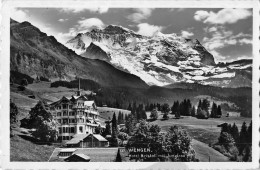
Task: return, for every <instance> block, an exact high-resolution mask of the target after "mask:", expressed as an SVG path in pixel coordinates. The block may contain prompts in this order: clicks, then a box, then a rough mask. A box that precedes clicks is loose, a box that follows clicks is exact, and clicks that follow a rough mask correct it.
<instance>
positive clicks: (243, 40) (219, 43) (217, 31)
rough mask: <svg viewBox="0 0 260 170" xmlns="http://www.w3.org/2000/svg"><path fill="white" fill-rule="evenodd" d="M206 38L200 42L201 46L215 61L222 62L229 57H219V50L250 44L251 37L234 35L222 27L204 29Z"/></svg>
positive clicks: (240, 34) (241, 34)
mask: <svg viewBox="0 0 260 170" xmlns="http://www.w3.org/2000/svg"><path fill="white" fill-rule="evenodd" d="M204 31H205V32H206V34H207V35H208V36H206V37H204V38H203V40H202V43H203V46H204V47H205V48H206V49H207V50H208V51H209V52H210V53H211V54H212V55H213V56H214V57H215V59H216V60H218V61H219V60H224V59H227V58H228V57H231V56H223V55H221V52H220V50H221V49H222V48H224V47H228V46H236V47H238V45H244V44H251V43H252V35H250V34H244V33H239V34H236V35H234V33H233V32H232V31H230V30H227V29H226V28H225V27H224V26H215V27H210V28H208V27H206V28H205V29H204Z"/></svg>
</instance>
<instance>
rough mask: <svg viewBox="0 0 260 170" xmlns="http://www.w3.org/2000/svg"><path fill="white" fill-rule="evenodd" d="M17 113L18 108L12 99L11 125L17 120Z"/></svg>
mask: <svg viewBox="0 0 260 170" xmlns="http://www.w3.org/2000/svg"><path fill="white" fill-rule="evenodd" d="M17 115H18V108H17V106H16V105H15V103H13V102H12V101H11V100H10V125H12V124H15V123H16V122H17Z"/></svg>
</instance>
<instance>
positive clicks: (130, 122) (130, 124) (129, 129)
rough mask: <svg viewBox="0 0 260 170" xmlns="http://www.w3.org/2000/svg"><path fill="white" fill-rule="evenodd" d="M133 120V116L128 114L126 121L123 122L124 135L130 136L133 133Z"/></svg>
mask: <svg viewBox="0 0 260 170" xmlns="http://www.w3.org/2000/svg"><path fill="white" fill-rule="evenodd" d="M133 119H134V118H133V115H132V114H129V115H127V119H126V120H125V127H126V133H127V134H129V135H130V134H132V132H133V131H134V127H135V124H134V121H133Z"/></svg>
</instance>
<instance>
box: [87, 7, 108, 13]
mask: <svg viewBox="0 0 260 170" xmlns="http://www.w3.org/2000/svg"><path fill="white" fill-rule="evenodd" d="M87 10H89V11H91V12H95V13H100V14H103V13H107V12H108V10H109V8H106V7H102V8H100V7H99V8H88V9H87Z"/></svg>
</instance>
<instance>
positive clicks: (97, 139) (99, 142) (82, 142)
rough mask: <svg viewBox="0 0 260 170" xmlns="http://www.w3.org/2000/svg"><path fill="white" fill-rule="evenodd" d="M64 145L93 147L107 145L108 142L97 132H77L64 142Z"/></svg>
mask: <svg viewBox="0 0 260 170" xmlns="http://www.w3.org/2000/svg"><path fill="white" fill-rule="evenodd" d="M66 145H67V147H71V148H93V147H108V145H109V143H108V140H106V138H104V137H103V136H101V135H99V134H77V135H75V136H73V138H72V139H71V140H69V141H68V142H66Z"/></svg>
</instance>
